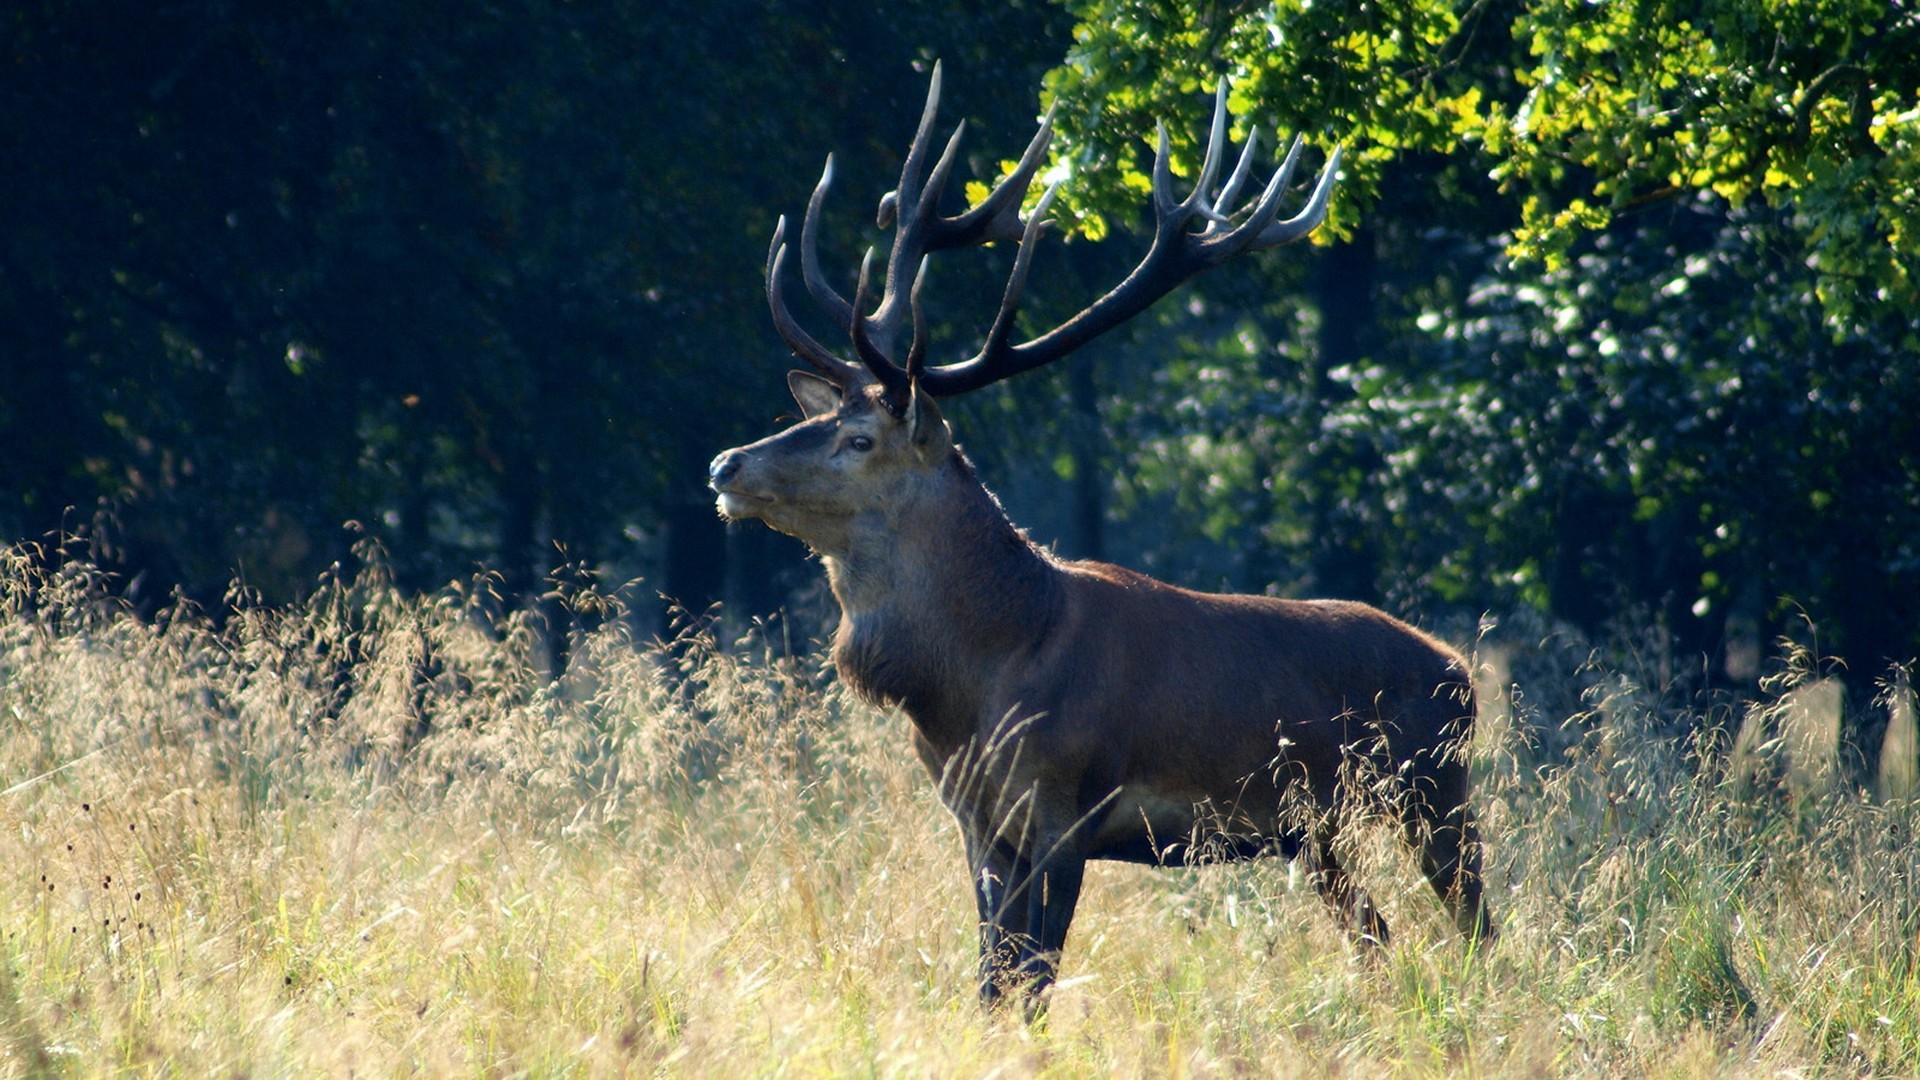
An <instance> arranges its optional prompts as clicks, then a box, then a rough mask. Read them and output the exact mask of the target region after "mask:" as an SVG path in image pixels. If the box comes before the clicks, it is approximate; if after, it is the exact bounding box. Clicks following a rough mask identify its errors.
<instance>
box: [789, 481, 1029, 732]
mask: <svg viewBox="0 0 1920 1080" xmlns="http://www.w3.org/2000/svg"><path fill="white" fill-rule="evenodd" d="M824 562H825V563H826V566H827V574H828V578H829V580H830V581H831V583H832V585H833V591H834V596H835V597H836V598H837V599H838V600H839V601H840V609H841V623H840V629H839V632H838V634H837V635H836V637H835V642H834V646H835V647H834V659H835V661H836V663H837V665H838V666H839V668H840V672H841V675H842V677H843V678H846V679H847V680H848V681H849V682H850V683H851V684H852V685H853V686H854V688H855V689H856V690H858V691H860V692H861V693H862V694H863V695H864V696H866V697H867V698H869V699H871V700H874V701H877V702H881V703H885V704H899V705H902V706H903V707H904V708H905V709H906V711H907V712H908V714H909V715H910V716H912V717H913V719H914V721H915V723H916V724H918V725H919V726H920V727H921V729H922V734H925V735H927V736H928V738H929V739H930V740H931V741H933V742H935V743H936V744H939V743H944V742H946V741H948V740H947V739H945V738H942V737H941V736H940V733H939V732H938V731H936V730H933V729H938V728H945V727H950V726H955V725H968V724H970V723H971V720H972V715H971V714H972V711H973V702H972V701H971V698H972V696H973V695H974V694H975V693H976V692H977V689H978V688H979V687H981V686H983V685H985V684H986V683H987V681H988V680H987V679H985V678H984V675H983V672H984V671H985V670H986V669H987V668H988V666H989V665H991V664H993V663H994V662H995V660H996V659H997V658H999V657H1003V656H1005V655H1007V654H1008V653H1011V652H1014V651H1017V650H1019V649H1022V648H1024V647H1027V646H1030V645H1031V644H1033V643H1034V642H1036V641H1037V640H1039V639H1040V638H1041V637H1043V636H1044V635H1045V634H1046V633H1047V630H1048V628H1049V626H1050V625H1051V624H1052V622H1053V620H1054V618H1055V616H1056V611H1057V608H1058V605H1059V603H1060V591H1059V587H1058V577H1059V574H1060V571H1059V569H1058V567H1057V566H1056V565H1055V564H1054V562H1053V560H1052V559H1051V558H1050V557H1049V556H1048V555H1047V554H1046V553H1045V552H1043V551H1041V550H1040V549H1039V548H1037V547H1035V546H1034V544H1033V542H1032V541H1030V540H1028V539H1027V537H1026V534H1025V533H1023V532H1021V531H1020V530H1019V529H1016V528H1015V527H1014V526H1013V523H1012V522H1010V521H1009V520H1007V515H1006V512H1005V511H1004V510H1003V509H1001V507H1000V503H999V500H997V499H995V498H994V497H993V494H992V493H991V492H989V491H988V490H987V489H986V488H985V487H984V486H982V485H981V483H980V481H979V480H978V478H976V477H975V475H974V472H973V466H972V464H971V463H969V462H968V461H967V459H966V458H965V457H964V456H963V455H962V454H961V453H960V452H959V451H958V450H957V449H956V450H955V451H954V453H953V455H952V456H951V457H950V458H949V459H948V460H947V462H946V464H945V465H944V466H943V467H941V468H939V469H936V470H933V472H932V474H930V475H929V476H928V477H927V480H926V482H925V483H924V484H921V485H916V490H913V491H910V492H907V493H905V494H904V495H903V497H902V498H901V499H900V500H899V501H898V502H896V503H894V504H892V505H890V506H889V507H888V508H887V510H886V512H884V513H882V514H875V515H873V516H872V517H871V519H870V520H861V521H859V522H857V523H856V525H855V527H854V529H853V530H852V535H851V537H850V542H849V543H848V545H847V547H846V548H845V549H844V550H843V551H842V552H840V553H838V554H832V555H827V556H825V558H824Z"/></svg>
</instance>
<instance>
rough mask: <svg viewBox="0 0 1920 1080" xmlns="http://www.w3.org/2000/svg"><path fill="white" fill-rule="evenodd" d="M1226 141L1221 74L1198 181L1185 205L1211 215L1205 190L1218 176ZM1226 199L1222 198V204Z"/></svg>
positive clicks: (1223, 88)
mask: <svg viewBox="0 0 1920 1080" xmlns="http://www.w3.org/2000/svg"><path fill="white" fill-rule="evenodd" d="M1226 141H1227V80H1226V77H1225V76H1224V75H1223V76H1221V78H1220V82H1219V85H1218V86H1216V87H1215V88H1214V91H1213V125H1212V127H1211V128H1210V129H1209V130H1208V131H1207V152H1206V155H1205V156H1204V157H1202V158H1201V159H1200V181H1199V183H1196V184H1194V185H1193V190H1192V191H1191V192H1189V193H1188V194H1187V201H1186V205H1189V206H1193V207H1195V208H1197V209H1198V210H1199V211H1200V212H1201V213H1202V214H1205V215H1208V216H1212V214H1213V212H1214V207H1213V204H1212V203H1210V202H1208V200H1207V191H1208V190H1209V189H1211V188H1212V187H1213V182H1214V180H1216V179H1218V178H1219V176H1220V158H1221V156H1222V155H1221V153H1220V148H1221V145H1222V144H1223V143H1225V142H1226ZM1225 202H1226V200H1224V199H1222V200H1221V203H1222V204H1224V203H1225Z"/></svg>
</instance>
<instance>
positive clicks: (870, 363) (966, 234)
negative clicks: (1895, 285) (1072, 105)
mask: <svg viewBox="0 0 1920 1080" xmlns="http://www.w3.org/2000/svg"><path fill="white" fill-rule="evenodd" d="M1226 105H1227V82H1226V80H1225V79H1221V80H1220V85H1219V89H1218V90H1217V91H1216V92H1215V95H1214V109H1213V126H1212V130H1211V132H1210V134H1209V138H1208V141H1207V152H1206V157H1205V158H1204V159H1203V161H1202V164H1201V167H1200V177H1199V180H1198V182H1197V183H1196V184H1195V186H1194V189H1193V190H1192V191H1191V192H1190V193H1188V195H1187V197H1186V198H1184V199H1176V198H1175V197H1174V194H1173V180H1172V169H1171V167H1170V166H1169V164H1168V152H1167V131H1166V126H1165V125H1164V124H1162V125H1160V127H1159V144H1158V146H1157V148H1156V152H1155V156H1154V163H1153V203H1152V205H1153V217H1154V231H1153V242H1152V244H1151V245H1150V246H1149V247H1148V249H1147V253H1146V255H1145V256H1144V257H1142V258H1141V260H1140V263H1139V265H1138V266H1136V267H1134V269H1133V272H1132V273H1130V274H1128V275H1127V276H1126V278H1125V279H1124V280H1122V281H1121V282H1120V284H1119V285H1117V286H1115V287H1114V289H1113V290H1112V291H1111V292H1109V293H1107V294H1106V295H1105V296H1103V297H1101V298H1100V299H1098V300H1096V301H1094V302H1093V303H1092V304H1091V305H1089V306H1088V307H1087V308H1085V309H1084V310H1082V311H1081V312H1080V313H1078V314H1076V315H1074V316H1073V317H1072V318H1070V319H1068V320H1067V321H1065V322H1063V323H1061V324H1060V325H1059V326H1057V327H1055V328H1053V329H1052V330H1049V331H1047V332H1046V333H1044V334H1041V335H1039V336H1038V337H1035V338H1032V339H1031V340H1028V341H1025V342H1022V343H1019V344H1013V343H1012V335H1013V326H1014V319H1015V316H1016V314H1017V313H1018V311H1019V306H1020V297H1021V294H1022V293H1023V292H1024V290H1025V288H1026V280H1027V273H1028V271H1029V269H1030V268H1031V265H1032V261H1033V251H1034V248H1035V246H1036V241H1037V240H1038V239H1039V237H1040V235H1041V233H1042V232H1043V231H1045V228H1046V225H1047V213H1048V211H1049V210H1050V209H1051V208H1052V205H1053V199H1054V195H1055V194H1056V192H1057V191H1058V188H1059V185H1058V184H1057V183H1056V184H1054V185H1052V186H1050V187H1049V188H1048V189H1047V191H1046V192H1045V193H1044V194H1043V195H1042V196H1041V198H1040V200H1039V202H1038V203H1037V204H1036V205H1035V206H1034V209H1033V212H1032V213H1031V214H1029V215H1027V217H1026V219H1025V221H1022V220H1021V218H1020V214H1019V209H1020V204H1021V203H1022V202H1023V201H1025V199H1026V193H1027V189H1028V188H1029V187H1030V186H1031V185H1032V182H1033V177H1034V174H1035V172H1037V171H1038V169H1039V166H1040V162H1041V159H1042V158H1044V157H1045V155H1046V151H1047V147H1048V145H1049V143H1051V141H1052V139H1053V112H1052V110H1048V112H1047V115H1046V118H1045V119H1043V120H1042V121H1041V123H1040V130H1039V132H1038V133H1036V134H1035V135H1034V137H1033V141H1032V142H1030V143H1028V144H1027V149H1026V153H1025V154H1023V155H1022V156H1021V158H1020V162H1019V164H1018V165H1017V166H1015V168H1014V170H1013V172H1011V173H1010V174H1008V176H1007V177H1006V179H1005V180H1003V181H1001V182H1000V184H999V185H998V186H996V187H995V188H994V189H993V191H992V192H990V193H989V194H988V195H987V197H986V198H985V199H983V200H981V202H980V204H979V205H978V206H975V207H973V208H972V209H971V210H968V211H966V212H965V213H963V214H960V215H958V216H956V217H942V216H941V215H940V214H939V213H938V212H937V211H938V204H939V201H940V195H941V193H942V191H943V190H944V189H945V187H946V182H947V178H948V177H949V175H950V174H951V173H952V171H953V165H954V162H955V160H956V159H957V158H958V156H959V148H960V137H961V135H962V134H963V133H964V132H965V131H966V125H965V124H964V123H962V124H960V125H959V126H958V127H956V128H955V129H954V132H953V135H952V137H951V138H949V139H948V140H947V145H946V149H945V150H944V151H943V152H942V153H941V155H940V157H939V159H938V160H937V161H936V162H934V164H933V166H932V169H931V171H930V172H929V171H928V166H927V158H928V155H929V153H930V150H931V145H932V137H933V125H934V120H935V118H936V116H937V114H938V112H939V106H940V65H939V64H937V63H936V64H935V65H934V68H933V78H932V81H931V84H930V85H929V87H928V89H927V104H926V107H925V109H923V110H922V112H921V114H920V127H919V130H918V131H917V132H915V134H914V138H913V144H912V146H911V148H910V149H909V150H908V151H907V160H906V163H905V164H904V165H903V166H902V167H901V170H900V186H899V187H898V188H897V189H895V190H894V191H892V192H890V193H888V194H887V195H886V196H885V197H884V198H882V199H881V200H880V212H879V222H878V223H879V225H880V227H882V228H885V227H887V226H888V225H892V226H894V230H895V231H894V239H893V246H892V249H891V251H890V252H889V254H888V257H887V266H886V284H885V287H884V292H883V294H882V295H881V298H880V300H879V305H878V307H877V308H875V309H874V310H873V311H872V312H871V313H870V314H869V313H868V312H867V307H868V303H869V299H870V293H869V281H870V279H871V276H872V271H873V263H874V259H875V255H874V252H873V251H872V250H869V251H868V252H867V256H866V259H865V260H864V261H863V262H862V264H861V267H860V278H859V283H858V285H857V286H856V288H855V290H854V298H853V301H852V302H851V303H849V302H848V301H847V300H846V299H845V298H843V297H842V296H840V294H839V293H838V292H836V291H834V289H833V287H832V286H831V285H830V284H828V283H827V280H826V276H825V275H824V274H822V273H821V271H820V265H819V258H818V254H817V245H816V242H815V241H816V233H817V225H818V221H819V216H820V206H821V204H822V203H823V202H824V201H825V198H826V191H827V186H828V185H829V184H830V183H831V182H832V179H833V159H832V157H828V159H827V166H826V168H825V170H823V171H822V172H821V174H820V182H819V184H818V185H816V186H815V187H814V189H813V196H812V198H810V199H809V200H808V201H807V216H806V219H805V221H804V223H803V224H802V226H801V234H800V247H801V251H800V261H801V268H802V274H803V276H804V278H805V280H806V284H807V291H808V292H809V293H810V294H812V296H813V298H814V301H815V302H816V303H818V304H819V305H820V306H821V307H822V308H825V309H826V311H827V313H828V315H829V316H830V317H831V318H833V319H834V321H835V322H837V323H838V324H839V325H840V327H841V329H843V330H845V331H846V332H847V333H848V335H849V337H850V338H851V339H852V342H853V346H854V350H855V353H856V354H857V355H858V357H859V359H860V363H858V364H855V363H852V362H849V361H847V360H844V359H841V358H840V357H839V356H837V355H836V354H834V353H833V352H832V350H829V349H827V348H826V347H825V346H822V345H821V344H820V343H819V342H818V341H815V340H814V339H813V338H812V337H811V336H810V335H809V334H807V332H806V331H805V330H803V329H801V327H800V326H799V324H798V323H797V322H796V321H795V320H794V318H793V316H792V314H791V313H790V312H789V311H788V310H787V306H786V299H785V293H784V289H783V287H782V284H781V281H782V278H783V276H784V274H783V271H784V267H785V261H786V244H785V242H784V238H785V235H786V219H785V218H781V219H780V224H779V226H778V227H776V228H775V230H774V234H773V245H772V247H771V248H770V249H769V251H768V255H767V301H768V304H769V306H770V307H771V308H772V309H773V321H774V326H775V327H776V328H777V329H778V330H779V332H780V336H781V337H782V338H783V339H785V341H786V342H787V344H788V345H789V346H790V347H791V348H792V349H793V351H794V353H795V355H797V356H799V357H800V358H801V359H803V360H805V361H807V362H808V363H810V364H812V365H813V366H814V367H815V368H817V369H818V370H819V371H820V372H821V373H822V374H824V375H826V376H827V377H828V378H830V379H833V380H834V381H835V382H837V383H839V384H840V385H841V386H843V387H851V386H857V385H864V384H865V383H866V382H868V381H870V380H871V381H877V382H879V383H880V384H881V385H882V386H883V387H885V388H886V398H887V401H888V404H889V405H890V406H891V407H893V408H894V409H895V410H896V411H899V410H901V409H903V408H904V407H905V405H906V402H907V400H908V398H909V397H910V396H911V388H912V387H913V385H914V384H915V383H916V382H917V383H918V384H919V386H920V388H921V389H922V390H924V391H925V392H927V393H929V394H932V395H934V396H935V397H946V396H949V395H952V394H960V393H965V392H966V391H968V390H975V389H978V388H980V387H982V386H986V385H988V384H990V383H994V382H998V381H999V380H1001V379H1004V378H1007V377H1008V376H1011V375H1016V374H1018V373H1020V372H1022V371H1030V370H1032V369H1034V368H1037V367H1041V366H1043V365H1045V364H1049V363H1052V362H1053V361H1055V360H1058V359H1060V358H1061V357H1063V356H1065V355H1067V354H1068V353H1070V352H1072V351H1074V350H1075V349H1077V348H1079V347H1080V346H1082V345H1084V344H1086V343H1087V342H1088V341H1091V340H1092V339H1093V338H1095V337H1097V336H1099V335H1100V334H1102V333H1104V332H1105V331H1107V330H1110V329H1112V328H1113V327H1115V326H1118V325H1120V324H1121V323H1124V322H1126V321H1127V320H1128V319H1131V318H1132V317H1133V316H1135V315H1137V314H1139V313H1140V312H1141V311H1143V310H1145V309H1146V308H1147V307H1148V306H1149V305H1151V304H1152V303H1153V302H1154V301H1155V300H1158V299H1159V298H1160V297H1162V296H1165V295H1166V294H1167V293H1169V292H1171V291H1172V290H1173V289H1174V288H1176V287H1178V286H1179V285H1180V284H1182V283H1183V282H1185V281H1187V280H1189V279H1190V278H1192V277H1194V276H1195V275H1197V274H1199V273H1201V272H1202V271H1204V270H1207V269H1210V268H1212V267H1215V266H1218V265H1220V264H1221V263H1223V262H1226V261H1227V260H1229V259H1232V258H1234V257H1236V256H1238V255H1241V254H1244V253H1246V252H1249V251H1260V250H1263V249H1266V248H1272V247H1279V246H1281V245H1283V244H1291V243H1293V242H1294V241H1296V240H1299V239H1301V238H1303V237H1305V236H1306V235H1307V234H1309V233H1311V232H1312V231H1313V230H1314V229H1315V228H1317V227H1319V225H1320V223H1321V222H1323V221H1325V220H1326V215H1327V200H1328V198H1329V197H1330V196H1331V195H1332V193H1333V185H1334V182H1335V179H1336V177H1337V175H1338V173H1339V169H1340V148H1339V147H1335V148H1334V151H1333V153H1332V154H1331V155H1329V156H1328V158H1327V164H1326V167H1325V168H1324V169H1323V170H1322V171H1321V174H1320V179H1319V181H1318V182H1317V183H1316V184H1315V185H1314V189H1313V193H1312V194H1311V195H1310V196H1309V197H1308V199H1307V204H1306V206H1305V207H1303V208H1302V209H1301V210H1300V212H1299V213H1297V214H1295V215H1294V216H1293V217H1291V218H1286V219H1284V220H1282V219H1280V217H1279V210H1280V200H1281V196H1282V195H1283V194H1284V193H1285V191H1286V187H1287V184H1288V183H1289V182H1290V181H1291V179H1292V177H1293V171H1294V166H1295V165H1296V164H1297V163H1298V161H1299V158H1300V148H1301V140H1300V138H1299V137H1297V136H1296V137H1295V139H1294V141H1293V145H1292V147H1291V148H1290V149H1289V150H1288V152H1287V157H1286V160H1285V161H1284V162H1283V163H1282V164H1281V166H1280V171H1279V172H1278V173H1276V174H1275V175H1274V176H1273V178H1272V179H1271V180H1270V181H1268V183H1267V185H1266V187H1265V189H1264V190H1263V191H1262V192H1261V194H1260V197H1259V199H1258V200H1256V201H1255V202H1254V203H1253V205H1252V206H1251V207H1247V208H1241V209H1239V210H1232V209H1223V208H1225V207H1231V206H1232V204H1233V203H1234V202H1235V201H1236V200H1237V199H1238V198H1239V196H1240V191H1241V188H1243V187H1244V186H1245V183H1246V180H1247V177H1248V175H1249V174H1250V172H1251V171H1252V166H1253V156H1254V146H1255V143H1256V141H1257V137H1258V132H1257V131H1256V132H1254V133H1250V134H1249V136H1248V138H1247V145H1246V146H1245V147H1243V148H1242V149H1241V152H1240V158H1239V161H1238V162H1237V163H1236V164H1235V166H1234V169H1233V172H1232V173H1231V174H1230V175H1229V176H1228V178H1227V182H1226V183H1225V184H1224V185H1223V186H1222V187H1221V188H1220V190H1219V192H1218V193H1217V194H1215V195H1209V191H1210V190H1211V189H1212V188H1213V186H1214V182H1215V180H1216V179H1217V178H1218V176H1219V171H1220V164H1221V159H1222V148H1223V146H1224V144H1225V142H1226V129H1227V108H1226ZM1196 221H1198V222H1201V223H1202V224H1201V225H1200V227H1199V228H1197V229H1196V228H1195V227H1194V225H1195V222H1196ZM1236 222H1237V223H1236ZM995 240H1017V241H1019V244H1020V250H1019V252H1018V253H1017V254H1016V255H1015V257H1014V264H1013V271H1012V273H1011V274H1009V275H1008V278H1007V286H1006V291H1005V292H1004V293H1003V294H1002V297H1001V301H1000V309H999V311H998V312H997V313H996V314H995V316H994V319H993V324H992V326H991V328H990V329H989V330H988V332H987V338H986V341H985V343H984V344H982V345H981V347H980V350H979V352H977V353H975V354H974V355H973V356H972V357H970V358H969V359H966V360H962V361H959V362H957V363H952V364H942V365H939V366H937V367H932V368H928V367H926V366H925V363H926V350H927V344H926V330H925V320H924V319H923V318H922V316H921V313H920V300H919V297H920V286H921V283H922V281H923V280H924V276H925V273H926V266H927V260H928V258H929V257H930V256H931V255H932V253H933V252H936V251H943V250H946V249H949V248H956V247H967V246H972V245H977V244H984V243H988V242H991V241H995ZM909 272H911V274H912V277H911V281H912V284H911V286H910V287H909V289H908V290H907V293H906V295H905V297H904V300H903V297H902V294H901V291H900V289H899V284H900V283H901V282H903V281H907V280H909V278H908V274H909ZM909 319H910V320H911V321H912V323H913V338H912V343H911V345H910V346H909V349H908V353H907V362H906V365H905V367H901V366H900V365H898V364H896V363H895V362H894V360H893V355H894V350H895V347H896V343H897V340H898V337H899V333H900V331H901V330H902V329H903V328H904V326H905V324H906V322H907V321H908V320H909Z"/></svg>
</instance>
